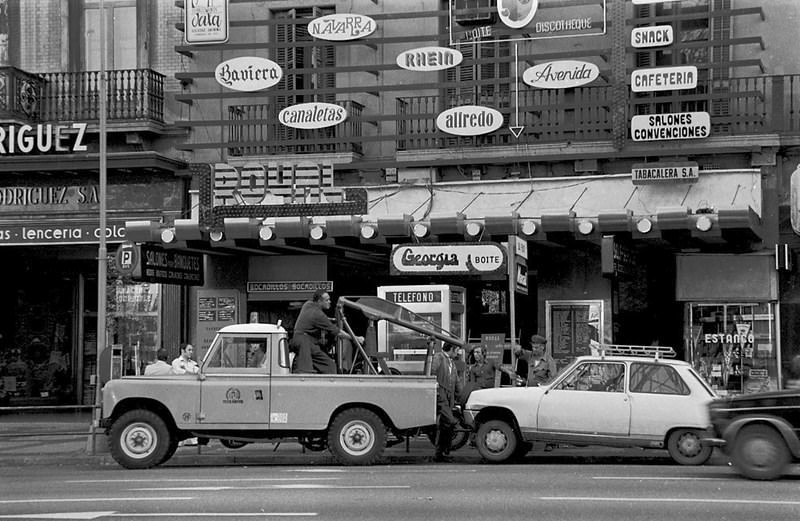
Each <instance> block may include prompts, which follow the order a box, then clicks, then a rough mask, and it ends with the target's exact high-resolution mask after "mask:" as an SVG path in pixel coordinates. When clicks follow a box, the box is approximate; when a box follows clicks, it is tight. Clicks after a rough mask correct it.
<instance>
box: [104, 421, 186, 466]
mask: <svg viewBox="0 0 800 521" xmlns="http://www.w3.org/2000/svg"><path fill="white" fill-rule="evenodd" d="M108 443H109V449H110V452H111V457H113V458H114V460H115V461H116V462H117V463H119V464H120V465H122V466H123V467H125V468H128V469H148V468H150V467H155V466H156V465H160V464H161V463H163V462H164V461H166V460H167V459H168V458H169V457H170V456H171V454H169V452H170V449H171V448H172V445H173V444H172V440H171V435H170V432H169V429H168V428H167V425H166V424H165V423H164V420H162V419H161V417H160V416H159V415H157V414H156V413H154V412H152V411H148V410H145V409H134V410H132V411H128V412H126V413H125V414H123V415H122V416H120V417H119V418H118V419H117V421H115V422H114V424H113V425H112V426H111V430H110V432H109V440H108Z"/></svg>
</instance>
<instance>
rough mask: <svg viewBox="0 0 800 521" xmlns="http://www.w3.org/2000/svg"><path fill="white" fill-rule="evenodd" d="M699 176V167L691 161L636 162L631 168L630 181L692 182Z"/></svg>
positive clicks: (634, 182)
mask: <svg viewBox="0 0 800 521" xmlns="http://www.w3.org/2000/svg"><path fill="white" fill-rule="evenodd" d="M699 177H700V167H699V166H698V164H697V163H694V162H691V161H680V162H660V163H636V164H635V165H633V167H632V168H631V181H633V184H635V185H641V184H648V183H659V182H662V181H683V182H694V181H697V180H698V179H699Z"/></svg>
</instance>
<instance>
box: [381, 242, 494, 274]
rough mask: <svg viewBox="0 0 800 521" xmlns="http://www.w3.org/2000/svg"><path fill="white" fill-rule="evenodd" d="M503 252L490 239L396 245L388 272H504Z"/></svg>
mask: <svg viewBox="0 0 800 521" xmlns="http://www.w3.org/2000/svg"><path fill="white" fill-rule="evenodd" d="M506 262H507V261H506V251H505V248H503V247H502V246H501V245H499V244H497V243H494V242H481V243H464V244H398V245H395V246H394V247H393V248H392V256H391V266H390V268H391V269H390V271H391V274H392V275H453V274H460V275H484V276H488V278H498V279H501V278H503V277H504V276H505V275H506V272H505V271H506Z"/></svg>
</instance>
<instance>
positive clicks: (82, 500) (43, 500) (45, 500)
mask: <svg viewBox="0 0 800 521" xmlns="http://www.w3.org/2000/svg"><path fill="white" fill-rule="evenodd" d="M192 499H194V497H82V498H63V499H60V498H38V497H31V498H27V499H0V505H15V504H19V503H88V502H89V501H190V500H192Z"/></svg>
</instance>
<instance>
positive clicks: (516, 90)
mask: <svg viewBox="0 0 800 521" xmlns="http://www.w3.org/2000/svg"><path fill="white" fill-rule="evenodd" d="M524 128H525V127H523V126H520V124H519V58H518V56H517V44H516V43H515V44H514V126H509V127H508V130H510V131H511V133H512V134H514V137H515V138H517V139H519V136H520V134H522V129H524Z"/></svg>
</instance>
